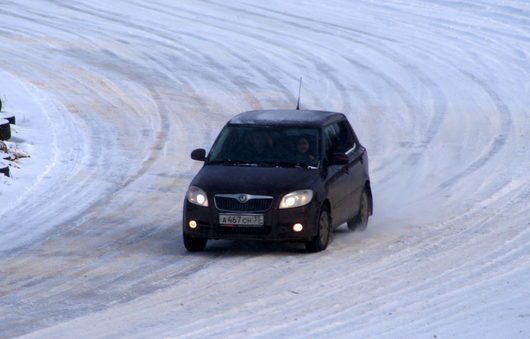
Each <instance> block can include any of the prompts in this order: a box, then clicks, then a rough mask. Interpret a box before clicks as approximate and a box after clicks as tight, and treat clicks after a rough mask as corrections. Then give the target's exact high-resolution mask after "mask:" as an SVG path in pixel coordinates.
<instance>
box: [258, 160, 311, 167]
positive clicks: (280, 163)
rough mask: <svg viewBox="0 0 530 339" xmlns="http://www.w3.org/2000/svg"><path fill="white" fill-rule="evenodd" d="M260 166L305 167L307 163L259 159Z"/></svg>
mask: <svg viewBox="0 0 530 339" xmlns="http://www.w3.org/2000/svg"><path fill="white" fill-rule="evenodd" d="M259 165H260V166H275V167H303V168H307V167H308V165H307V164H304V163H301V162H289V161H261V162H260V163H259Z"/></svg>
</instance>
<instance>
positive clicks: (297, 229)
mask: <svg viewBox="0 0 530 339" xmlns="http://www.w3.org/2000/svg"><path fill="white" fill-rule="evenodd" d="M303 229H304V226H302V224H301V223H296V224H294V225H293V231H295V232H301V231H302V230H303Z"/></svg>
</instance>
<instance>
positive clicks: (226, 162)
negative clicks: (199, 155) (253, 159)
mask: <svg viewBox="0 0 530 339" xmlns="http://www.w3.org/2000/svg"><path fill="white" fill-rule="evenodd" d="M208 165H232V166H257V164H254V163H249V162H247V161H241V160H231V159H223V160H210V161H208Z"/></svg>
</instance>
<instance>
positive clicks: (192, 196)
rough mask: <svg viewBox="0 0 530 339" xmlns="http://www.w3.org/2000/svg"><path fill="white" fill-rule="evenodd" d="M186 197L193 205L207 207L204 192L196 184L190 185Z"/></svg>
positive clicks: (206, 198)
mask: <svg viewBox="0 0 530 339" xmlns="http://www.w3.org/2000/svg"><path fill="white" fill-rule="evenodd" d="M186 198H187V199H188V201H189V202H191V203H192V204H195V205H199V206H204V207H208V197H207V196H206V193H205V192H204V191H203V190H202V189H200V188H199V187H197V186H190V188H189V189H188V193H187V194H186Z"/></svg>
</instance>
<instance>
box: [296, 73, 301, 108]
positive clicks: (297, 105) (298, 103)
mask: <svg viewBox="0 0 530 339" xmlns="http://www.w3.org/2000/svg"><path fill="white" fill-rule="evenodd" d="M301 90H302V77H300V86H299V87H298V102H297V103H296V110H297V111H298V110H300V91H301Z"/></svg>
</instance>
